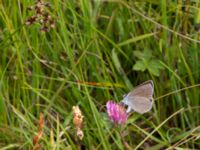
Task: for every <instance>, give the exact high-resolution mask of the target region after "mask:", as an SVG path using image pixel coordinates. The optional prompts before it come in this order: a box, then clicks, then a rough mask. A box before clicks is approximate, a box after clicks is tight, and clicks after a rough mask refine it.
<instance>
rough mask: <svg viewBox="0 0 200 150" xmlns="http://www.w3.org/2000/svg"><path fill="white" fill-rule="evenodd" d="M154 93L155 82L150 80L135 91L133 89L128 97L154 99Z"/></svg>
mask: <svg viewBox="0 0 200 150" xmlns="http://www.w3.org/2000/svg"><path fill="white" fill-rule="evenodd" d="M153 92H154V85H153V81H152V80H149V81H146V82H144V83H142V84H140V85H139V86H137V87H136V88H135V89H133V90H132V91H131V92H130V93H129V94H128V96H129V97H134V96H141V97H146V98H149V99H152V97H153Z"/></svg>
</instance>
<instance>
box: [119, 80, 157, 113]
mask: <svg viewBox="0 0 200 150" xmlns="http://www.w3.org/2000/svg"><path fill="white" fill-rule="evenodd" d="M153 93H154V84H153V81H152V80H149V81H146V82H144V83H142V84H140V85H138V86H137V87H135V88H134V89H133V90H132V91H130V92H129V93H128V94H127V95H125V96H124V98H123V100H122V101H121V103H122V104H124V105H127V106H128V108H127V110H126V112H127V113H129V112H131V111H135V112H138V113H140V114H143V113H146V112H148V111H150V110H151V108H152V106H153Z"/></svg>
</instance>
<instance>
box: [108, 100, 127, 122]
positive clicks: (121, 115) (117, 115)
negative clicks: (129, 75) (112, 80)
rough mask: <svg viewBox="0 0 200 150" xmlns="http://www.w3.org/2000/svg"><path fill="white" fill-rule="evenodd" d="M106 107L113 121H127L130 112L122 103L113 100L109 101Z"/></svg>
mask: <svg viewBox="0 0 200 150" xmlns="http://www.w3.org/2000/svg"><path fill="white" fill-rule="evenodd" d="M106 108H107V113H108V116H109V118H110V120H111V121H112V122H114V123H116V124H124V123H125V122H126V121H127V118H128V114H127V113H126V109H125V108H124V107H123V106H122V105H120V104H118V103H115V102H113V101H108V102H107V104H106Z"/></svg>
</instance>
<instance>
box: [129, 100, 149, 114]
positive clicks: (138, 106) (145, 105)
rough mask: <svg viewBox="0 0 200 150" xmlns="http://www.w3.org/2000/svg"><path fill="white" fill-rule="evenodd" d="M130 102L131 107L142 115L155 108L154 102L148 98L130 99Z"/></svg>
mask: <svg viewBox="0 0 200 150" xmlns="http://www.w3.org/2000/svg"><path fill="white" fill-rule="evenodd" d="M129 102H130V103H129V107H131V109H132V110H133V111H136V112H138V113H140V114H143V113H146V112H148V111H150V110H151V108H152V106H153V100H152V99H148V98H146V97H140V96H134V97H129Z"/></svg>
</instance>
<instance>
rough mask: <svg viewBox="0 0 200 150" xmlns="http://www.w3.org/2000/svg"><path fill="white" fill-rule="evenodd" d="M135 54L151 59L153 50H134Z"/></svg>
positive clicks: (138, 56)
mask: <svg viewBox="0 0 200 150" xmlns="http://www.w3.org/2000/svg"><path fill="white" fill-rule="evenodd" d="M133 54H134V55H135V56H136V57H137V58H139V59H142V60H149V59H150V58H152V52H151V51H150V50H147V49H146V50H144V51H143V52H142V51H134V52H133Z"/></svg>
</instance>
